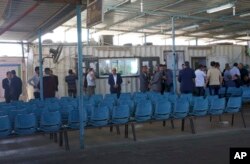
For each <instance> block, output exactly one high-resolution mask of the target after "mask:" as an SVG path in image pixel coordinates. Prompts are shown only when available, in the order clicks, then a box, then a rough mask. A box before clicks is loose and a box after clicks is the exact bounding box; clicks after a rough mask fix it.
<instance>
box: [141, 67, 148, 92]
mask: <svg viewBox="0 0 250 164" xmlns="http://www.w3.org/2000/svg"><path fill="white" fill-rule="evenodd" d="M148 86H149V76H148V67H147V66H142V71H141V74H140V91H141V92H147V91H148Z"/></svg>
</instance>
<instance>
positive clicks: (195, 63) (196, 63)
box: [191, 57, 207, 70]
mask: <svg viewBox="0 0 250 164" xmlns="http://www.w3.org/2000/svg"><path fill="white" fill-rule="evenodd" d="M206 61H207V60H206V57H192V58H191V63H192V65H191V67H192V68H193V69H195V70H196V69H197V68H198V66H199V65H200V64H202V65H203V66H206V63H207V62H206Z"/></svg>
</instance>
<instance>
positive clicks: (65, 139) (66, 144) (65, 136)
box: [63, 130, 69, 151]
mask: <svg viewBox="0 0 250 164" xmlns="http://www.w3.org/2000/svg"><path fill="white" fill-rule="evenodd" d="M63 133H64V141H65V149H66V150H68V151H69V138H68V132H67V130H65V131H64V132H63Z"/></svg>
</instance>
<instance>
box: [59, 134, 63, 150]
mask: <svg viewBox="0 0 250 164" xmlns="http://www.w3.org/2000/svg"><path fill="white" fill-rule="evenodd" d="M59 146H60V147H62V146H63V132H59Z"/></svg>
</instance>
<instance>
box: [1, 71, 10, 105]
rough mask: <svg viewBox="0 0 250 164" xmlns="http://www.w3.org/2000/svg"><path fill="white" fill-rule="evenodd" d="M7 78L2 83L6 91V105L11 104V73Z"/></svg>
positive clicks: (7, 74)
mask: <svg viewBox="0 0 250 164" xmlns="http://www.w3.org/2000/svg"><path fill="white" fill-rule="evenodd" d="M6 76H7V77H6V78H5V79H3V81H2V87H3V89H4V98H5V102H6V103H10V100H11V97H10V84H11V72H10V71H8V72H7V73H6Z"/></svg>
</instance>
